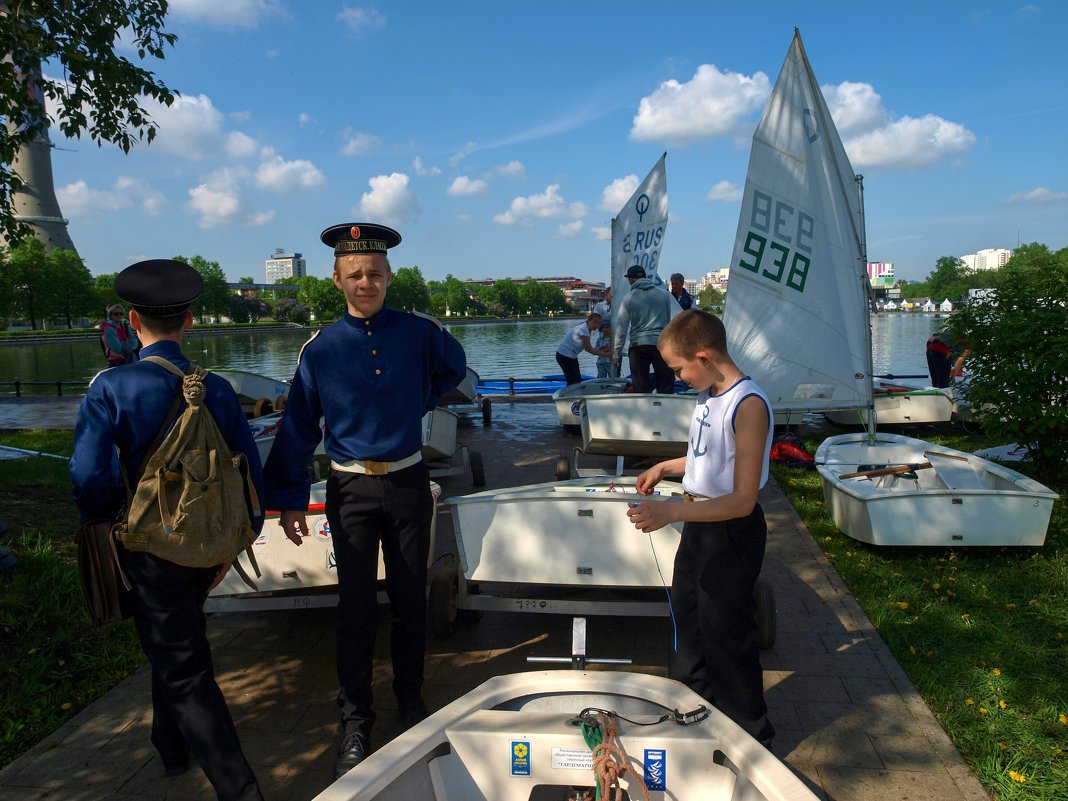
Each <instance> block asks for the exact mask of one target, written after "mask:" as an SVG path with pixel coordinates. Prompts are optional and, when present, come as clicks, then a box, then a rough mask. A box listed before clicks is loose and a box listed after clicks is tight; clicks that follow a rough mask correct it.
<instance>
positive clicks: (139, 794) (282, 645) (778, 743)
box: [0, 402, 989, 801]
mask: <svg viewBox="0 0 1068 801" xmlns="http://www.w3.org/2000/svg"><path fill="white" fill-rule="evenodd" d="M4 423H5V419H4V415H3V409H0V428H3V427H12V423H11V422H10V420H8V421H7V425H6V426H5V425H4ZM460 438H461V441H463V442H467V443H468V444H469V445H470V447H471V448H472V449H473V450H476V451H479V452H481V454H482V456H483V458H484V461H485V468H486V476H487V479H488V484H489V486H491V487H503V486H512V485H517V484H528V483H535V482H541V481H551V480H552V479H553V470H554V464H555V462H556V459H557V458H558V457H559V456H560V455H562V454H563V455H567V454H569V453H570V451H571V449H572V448H573V447H574V446H575V444H576V438H575V437H574V436H572V435H568V434H566V433H564V432H563V430H562V429H561V428H560V426H559V425H558V423H557V421H556V416H555V412H554V409H553V406H552V405H551V404H541V403H516V404H512V403H508V402H503V403H496V404H494V407H493V426H492V427H491V428H488V429H485V430H483V428H482V425H481V423H480V422H477V421H472V422H471V424H470V425H466V424H465V425H464V426H462V428H461V431H460ZM583 461H584V464H586V465H589V466H596V465H598V464H600V465H602V466H606V467H607V466H609V465H610V461H609V460H606V459H602V460H601V461H600V463H598V460H597V459H596V458H594V457H587V458H585V459H584V460H583ZM439 483H441V484H442V485H443V487H444V492H445V495H462V494H466V493H468V492H470V491H472V488H471V486H470V481H469V477H468V476H453V477H448V478H445V479H440V480H439ZM761 504H762V505H763V507H764V510H765V514H766V515H767V518H768V522H769V528H770V533H769V543H768V554H767V557H766V561H765V567H764V576H765V577H766V578H767V579H768V580H769V581H770V583H771V584H772V585H773V587H774V591H775V597H776V606H777V615H778V637H777V640H776V642H775V645H774V647H773V648H771V649H770V650H768V651H765V652H764V653H763V661H764V668H765V671H764V684H765V688H766V693H767V699H768V705H769V707H770V712H771V716H772V720H773V722H774V723H775V726H776V728H777V730H778V736H777V737H776V740H775V748H774V750H775V753H776V754H777V755H778V756H779V757H781V758H782V759H783V760H785V762H786V763H787V764H788V765H790V766H791V767H792V768H793V769H794V771H795V772H797V773H798V774H799V775H800V776H801V777H802V778H803V779H804V780H805V781H806V782H807V783H808V785H809V786H810V787H811V788H812V789H813V790H814V792H815V793H816V794H817V795H818V796H819V797H821V798H825V799H828V800H829V801H862V800H863V801H883V800H885V801H900V799H906V798H911V799H939V800H940V801H989V795H988V794H987V793H986V792H985V791H984V790H983V788H982V787H981V785H980V784H979V783H978V781H977V780H976V779H975V778H973V777H972V775H971V774H970V772H969V771H968V769H967V768H966V767H965V765H964V763H963V762H962V760H961V758H960V755H959V753H958V752H957V751H956V749H955V748H954V747H953V745H952V744H951V743H950V741H949V739H948V737H947V736H946V734H945V733H944V732H943V731H942V729H941V728H940V727H939V725H938V724H937V722H936V721H935V719H934V717H933V716H932V714H931V712H930V710H929V709H928V708H927V705H926V704H925V703H924V702H923V701H922V700H921V699H920V697H919V695H918V694H917V692H916V689H915V688H914V687H913V685H912V683H911V682H910V681H909V679H908V678H907V677H906V676H905V674H904V672H903V671H902V669H901V667H900V666H899V665H898V663H897V662H896V661H895V660H894V658H893V657H892V656H891V655H890V652H889V650H888V649H887V647H886V645H885V643H884V642H883V641H882V639H881V638H880V637H879V635H878V634H877V633H876V632H875V630H874V628H873V627H872V624H871V623H870V622H869V620H868V618H867V616H866V615H865V614H864V612H863V611H862V610H861V609H860V607H859V606H858V605H857V603H856V601H855V600H854V599H853V598H852V596H850V595H849V593H848V592H847V591H846V589H845V587H844V585H843V584H842V581H841V580H840V578H839V577H838V574H837V573H836V572H835V570H834V568H833V567H832V566H831V565H830V563H829V562H828V561H827V560H826V559H825V558H824V557H823V555H822V553H821V549H820V548H819V546H818V544H817V543H816V542H814V541H813V539H812V537H811V535H810V534H809V533H808V531H807V530H806V529H805V527H804V525H803V524H802V523H801V521H800V520H799V518H798V517H797V515H796V514H795V512H794V511H793V509H792V508H791V507H790V505H789V503H788V502H787V501H786V498H785V496H784V495H783V494H782V492H781V491H780V490H779V489H778V487H777V486H774V485H771V486H769V487H768V488H767V489H766V490H765V491H764V492H763V493H762V495H761ZM452 543H453V537H452V521H451V519H450V518H449V514H448V511H447V509H446V508H445V507H441V508H440V509H439V515H438V551H439V552H445V551H451V550H452V547H453V545H452ZM334 621H335V615H334V611H333V610H332V609H308V610H301V611H283V612H278V611H275V612H255V613H252V612H248V613H233V614H223V615H215V616H213V617H212V618H211V620H210V622H209V631H210V634H211V638H212V642H213V646H214V649H215V657H216V667H217V672H218V676H219V682H220V684H221V685H222V687H223V691H224V692H225V694H226V697H227V698H228V699H229V702H230V708H231V710H232V712H233V715H234V717H235V719H236V721H237V726H238V729H239V730H240V733H241V739H242V742H243V744H244V746H245V751H246V753H247V755H248V758H249V761H250V762H251V763H252V764H253V767H254V769H255V770H256V773H257V775H258V776H259V778H260V781H261V784H262V785H263V788H264V792H265V794H266V796H267V798H268V799H269V801H282V800H283V799H284V800H286V801H306V799H311V798H313V797H314V796H315V795H316V794H317V793H318V792H320V791H321V790H322V789H323V788H324V787H326V786H327V784H329V782H330V779H331V769H332V764H333V748H334V743H335V734H336V723H337V714H336V707H335V705H334V695H335V693H336V680H335V676H334ZM588 628H589V638H588V654H589V655H591V656H601V657H629V658H631V659H633V661H634V667H633V669H634V670H641V671H644V672H649V673H656V674H660V675H664V674H665V671H666V655H667V651H668V647H669V644H670V640H671V630H670V623H669V622H668V621H667V620H666V619H660V618H657V619H652V618H639V619H630V618H628V619H623V618H609V617H595V618H590V620H589V623H588ZM570 648H571V621H570V618H566V617H562V616H556V615H537V614H523V613H515V614H510V613H486V614H485V615H483V617H482V618H481V620H479V621H477V622H475V623H471V624H469V625H465V626H463V627H462V628H461V629H460V630H459V631H457V632H456V633H455V634H454V635H453V636H451V637H450V638H448V639H445V640H436V641H432V642H431V643H430V646H429V652H428V657H427V686H426V693H425V694H426V700H427V702H428V704H429V705H430V706H431V708H438V707H440V706H442V705H444V704H445V703H447V702H449V701H450V700H452V699H454V698H456V697H458V696H459V695H461V694H463V693H464V692H467V691H468V690H470V689H472V688H474V687H476V686H477V685H479V684H480V683H481V682H482V681H483V680H485V679H486V678H488V677H490V676H493V675H497V674H500V673H511V672H517V671H522V670H525V669H527V666H526V661H525V660H526V657H527V656H567V655H569V653H570ZM378 654H379V657H378V661H377V664H376V667H375V671H376V682H377V683H376V696H377V697H378V698H379V699H380V704H379V723H378V725H377V726H376V728H375V733H374V740H375V744H376V745H381V744H382V743H383V742H385V741H387V740H388V739H390V738H392V737H394V736H396V735H397V734H398V733H399V727H398V723H397V721H396V712H395V707H394V702H393V698H392V693H391V692H390V690H389V682H390V678H391V674H390V668H389V659H388V636H387V626H385V625H383V626H382V630H381V632H380V638H379V649H378ZM149 725H150V713H149V681H148V674H147V673H146V672H145V671H144V670H141V671H139V672H137V673H135V674H134V675H132V676H130V677H129V678H128V679H127V680H125V681H124V682H122V683H121V684H120V685H119V686H118V687H116V688H115V689H114V690H112V691H111V692H110V693H108V694H107V695H106V696H104V697H103V698H101V699H100V700H99V701H97V702H96V703H95V704H93V705H92V706H90V707H89V708H87V709H85V710H84V711H83V712H81V713H80V714H79V715H77V716H76V717H75V718H73V719H72V720H71V721H70V722H68V723H67V724H66V725H65V726H64V727H63V728H61V729H60V730H58V731H56V732H55V733H54V734H53V735H51V736H50V737H49V738H47V739H46V740H45V741H43V742H42V743H40V744H39V745H38V746H37V747H35V748H34V749H33V750H32V751H30V752H29V753H28V754H26V755H25V756H23V757H22V758H21V759H19V760H17V761H16V762H14V763H13V764H11V765H9V766H8V767H7V768H5V769H4V770H3V771H0V801H9V800H10V801H15V800H16V799H18V801H37V800H38V799H46V798H47V799H64V801H81V800H82V799H84V800H85V801H89V800H90V799H93V800H94V801H95V800H97V799H114V800H115V801H118V800H119V799H122V801H134V800H135V799H145V800H146V801H147V799H154V800H158V799H174V800H175V801H177V799H183V801H185V800H188V801H199V800H200V799H212V798H214V795H213V794H212V792H211V788H210V786H209V785H208V784H207V781H206V780H205V779H204V777H203V775H202V774H201V773H200V772H199V771H198V770H196V769H193V770H190V771H189V772H188V773H186V774H185V775H183V776H180V777H176V778H163V777H162V767H161V765H160V762H159V760H158V758H157V757H156V756H155V753H154V751H153V749H152V747H151V745H150V744H149V742H148V734H149Z"/></svg>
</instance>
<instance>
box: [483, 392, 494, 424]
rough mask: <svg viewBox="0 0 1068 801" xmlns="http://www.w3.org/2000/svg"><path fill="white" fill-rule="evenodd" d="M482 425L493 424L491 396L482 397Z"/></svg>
mask: <svg viewBox="0 0 1068 801" xmlns="http://www.w3.org/2000/svg"><path fill="white" fill-rule="evenodd" d="M482 425H484V426H489V425H493V404H492V403H490V399H489V398H483V399H482Z"/></svg>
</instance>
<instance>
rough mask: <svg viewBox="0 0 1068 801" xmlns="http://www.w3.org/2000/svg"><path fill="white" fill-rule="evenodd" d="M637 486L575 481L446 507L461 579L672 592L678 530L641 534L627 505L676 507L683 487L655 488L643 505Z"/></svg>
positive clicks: (622, 480) (621, 480)
mask: <svg viewBox="0 0 1068 801" xmlns="http://www.w3.org/2000/svg"><path fill="white" fill-rule="evenodd" d="M635 480H636V479H635V478H634V477H632V476H623V477H617V478H614V479H613V478H609V477H607V476H605V477H598V478H580V479H574V480H571V481H558V482H553V483H547V484H531V485H528V486H524V487H512V488H509V489H501V490H489V491H486V492H479V493H475V494H473V495H465V496H462V497H457V498H449V499H447V500H446V503H448V504H449V506H450V507H451V508H452V519H453V527H454V529H455V532H456V545H457V550H458V551H459V557H460V565H461V568H462V570H463V574H464V577H465V578H466V579H467V581H469V582H505V583H510V584H511V583H515V584H539V585H554V586H563V587H603V588H609V587H630V588H645V587H660V586H663V585H670V584H671V578H672V570H673V566H674V562H675V552H676V551H677V550H678V547H679V536H680V534H681V532H682V524H681V523H679V524H676V525H672V526H666V527H665V528H662V529H660V530H659V531H654V532H652V533H650V534H642V533H641V532H639V531H636V530H635V528H634V525H633V524H632V523H631V522H630V519H629V518H628V517H627V504H628V503H631V502H636V501H639V500H659V501H663V502H665V503H682V502H684V501H683V499H682V497H681V493H682V485H681V484H678V483H676V482H670V481H666V482H661V484H660V485H658V487H657V490H658V491H659V494H657V495H652V496H649V497H648V498H645V497H643V496H641V495H638V494H637V492H636V491H635V489H634V482H635ZM672 493H674V495H673V494H672Z"/></svg>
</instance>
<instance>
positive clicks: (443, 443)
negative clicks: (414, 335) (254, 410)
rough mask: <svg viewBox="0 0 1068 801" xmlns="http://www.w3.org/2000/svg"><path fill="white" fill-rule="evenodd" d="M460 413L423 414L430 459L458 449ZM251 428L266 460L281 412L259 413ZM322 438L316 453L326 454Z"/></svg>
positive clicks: (262, 459)
mask: <svg viewBox="0 0 1068 801" xmlns="http://www.w3.org/2000/svg"><path fill="white" fill-rule="evenodd" d="M458 419H459V417H458V416H457V414H456V413H455V412H451V411H449V410H448V409H443V408H441V407H440V406H439V407H436V408H434V409H431V410H430V411H429V412H427V413H426V414H425V415H423V422H422V426H423V458H424V459H426V460H427V461H435V460H437V459H448V458H450V457H451V456H452V455H453V454H454V453H456V424H457V420H458ZM248 424H249V426H250V427H251V428H252V439H253V440H254V441H255V443H256V449H257V450H258V451H259V454H260V462H262V463H263V464H266V463H267V457H268V456H269V455H270V453H271V447H272V446H273V445H274V440H275V437H277V436H278V430H279V428H280V427H281V425H282V413H281V412H274V413H272V414H268V415H264V416H263V417H257V418H254V419H252V420H249V421H248ZM325 453H326V451H325V450H323V441H322V440H319V444H318V445H316V446H315V455H316V456H323V455H325Z"/></svg>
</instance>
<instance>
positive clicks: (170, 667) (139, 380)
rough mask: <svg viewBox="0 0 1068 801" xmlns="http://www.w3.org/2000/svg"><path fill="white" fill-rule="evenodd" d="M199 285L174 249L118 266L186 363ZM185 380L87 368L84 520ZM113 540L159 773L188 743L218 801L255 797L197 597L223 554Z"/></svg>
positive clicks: (114, 510)
mask: <svg viewBox="0 0 1068 801" xmlns="http://www.w3.org/2000/svg"><path fill="white" fill-rule="evenodd" d="M202 289H203V280H202V279H201V277H200V274H199V273H198V272H197V271H196V270H194V269H193V268H192V267H190V266H189V265H187V264H183V263H181V262H177V261H169V260H165V259H157V260H153V261H143V262H138V263H137V264H134V265H131V266H130V267H127V268H126V269H125V270H123V271H122V272H121V273H119V275H118V277H117V278H116V279H115V293H116V294H117V295H118V296H119V297H120V298H122V299H123V300H124V301H126V302H127V303H129V304H130V324H131V325H132V326H133V328H134V330H135V331H137V333H138V335H139V338H140V340H141V342H142V344H143V346H144V349H143V351H142V353H143V354H144V355H145V356H161V357H163V358H164V359H167V360H168V361H170V362H172V363H173V364H174V365H175V366H176V367H179V368H181V369H182V370H187V369H188V368H189V360H188V359H187V358H186V357H185V356H184V355H183V354H182V349H181V341H182V334H183V332H185V331H186V330H187V329H188V328H189V327H190V326H191V325H192V324H193V315H192V313H191V312H190V310H189V306H190V304H191V303H192V302H193V301H194V300H196V298H198V297H199V296H200V293H201V291H202ZM180 387H181V380H180V379H179V378H178V377H177V376H176V375H174V374H173V373H171V372H170V371H168V370H166V369H165V368H163V367H161V366H159V365H158V364H153V363H152V362H148V361H142V362H137V363H135V364H131V365H130V366H128V367H126V368H125V369H123V370H105V371H104V372H102V373H100V374H99V375H97V376H96V378H94V379H93V381H92V383H91V384H90V386H89V391H88V392H87V393H86V395H85V400H84V401H83V402H82V405H81V407H80V408H79V410H78V419H77V422H76V424H75V428H74V456H73V457H72V458H71V461H70V474H71V480H72V482H73V484H74V501H75V503H76V504H77V505H78V511H79V512H80V514H81V519H82V521H83V522H89V521H96V520H114V519H115V517H116V516H117V514H118V513H119V511H120V510H121V509H122V507H123V505H124V504H125V503H126V489H125V487H124V485H123V480H122V478H121V474H120V472H119V460H121V461H122V465H123V466H124V468H125V470H126V474H127V475H128V476H130V480H131V481H133V480H134V476H136V475H137V471H138V469H139V468H140V466H141V465H142V463H143V462H144V461H145V460H146V459H147V457H148V456H149V455H150V454H149V453H148V450H149V448H150V447H151V445H152V443H153V441H154V440H155V437H156V434H157V432H158V431H159V430H160V428H161V427H162V426H163V424H164V423H165V422H166V420H165V418H167V416H168V415H169V414H170V413H171V409H172V404H173V401H174V398H175V396H176V394H177V393H178V392H179V390H180ZM204 387H205V391H206V397H205V400H204V403H205V404H206V406H207V408H208V409H209V410H210V411H211V414H212V417H214V418H215V422H216V424H217V425H218V427H219V430H220V432H222V434H223V436H224V437H225V439H226V442H227V444H228V445H229V446H230V448H231V450H233V451H234V452H235V453H237V452H238V451H240V452H242V453H244V454H245V458H246V459H247V460H248V469H249V470H250V471H251V477H252V481H253V484H254V486H255V487H256V490H257V492H259V493H260V497H262V491H263V478H262V471H261V468H260V458H259V453H258V452H257V450H256V444H255V442H254V441H253V439H252V433H251V430H250V429H249V425H248V420H246V418H245V415H244V414H243V413H242V411H241V405H240V403H239V401H238V399H237V395H236V394H235V393H234V391H233V389H232V388H231V387H230V385H229V384H228V383H227V382H226V381H225V380H223V379H222V378H219V377H218V376H215V375H210V374H209V375H208V376H207V378H206V380H205V381H204ZM176 418H177V415H175V419H176ZM245 500H246V502H248V500H249V499H248V497H247V493H246V499H245ZM249 517H250V519H251V521H252V526H253V528H254V529H255V530H256V531H257V532H258V531H259V530H260V528H261V527H262V526H263V512H262V509H259V508H253V507H252V505H251V503H250V504H249ZM117 545H118V552H119V558H120V562H121V564H122V567H123V569H124V571H125V573H126V576H127V578H128V579H129V580H130V582H131V583H132V585H133V616H134V621H135V623H136V626H137V634H138V637H139V638H140V640H141V647H142V648H143V649H144V652H145V656H147V657H148V661H149V663H150V664H151V666H152V735H151V736H152V744H153V745H154V746H155V747H156V750H157V751H158V752H159V755H160V758H161V759H162V761H163V767H164V770H165V772H166V774H167V775H175V774H178V773H182V772H184V771H185V770H186V768H187V767H188V764H189V757H188V752H192V754H193V756H194V758H196V760H197V762H199V763H200V767H201V768H202V769H203V770H204V773H205V774H206V775H207V777H208V779H209V780H210V781H211V783H212V785H213V786H214V787H215V792H216V794H217V795H218V797H219V799H220V801H259V800H260V799H262V798H263V796H262V794H261V793H260V788H259V785H258V784H257V782H256V777H255V776H254V775H253V773H252V769H251V768H250V767H249V764H248V762H247V761H246V759H245V756H244V754H243V753H242V751H241V744H240V743H239V742H238V737H237V729H236V728H235V727H234V723H233V719H232V718H231V717H230V712H229V710H228V709H227V707H226V700H225V699H224V698H223V695H222V692H221V691H220V689H219V686H218V684H216V682H215V672H214V667H213V665H212V659H211V649H210V647H209V645H208V639H207V637H206V636H205V630H204V613H203V605H204V599H205V598H206V597H207V594H208V592H209V590H210V588H211V587H213V586H214V585H215V584H216V583H218V581H220V580H221V579H222V577H223V575H224V574H225V572H226V570H227V569H228V568H229V564H227V565H219V566H216V567H210V568H191V567H183V566H181V565H177V564H175V563H173V562H169V561H167V560H165V559H160V558H158V557H156V556H153V555H152V554H149V553H145V552H133V551H127V550H125V549H124V548H123V547H122V545H121V544H118V543H117Z"/></svg>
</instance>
